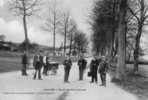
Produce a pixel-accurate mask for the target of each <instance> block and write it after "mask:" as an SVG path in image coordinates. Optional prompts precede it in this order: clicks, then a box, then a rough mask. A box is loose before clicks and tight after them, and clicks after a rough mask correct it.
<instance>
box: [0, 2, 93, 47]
mask: <svg viewBox="0 0 148 100" xmlns="http://www.w3.org/2000/svg"><path fill="white" fill-rule="evenodd" d="M92 1H93V0H60V2H61V6H62V7H65V8H67V9H69V10H70V13H71V16H72V18H74V19H75V21H76V23H77V25H78V28H79V29H80V30H82V31H84V32H85V33H86V34H87V35H89V34H90V33H89V25H88V22H87V20H88V17H87V16H88V13H89V12H90V11H91V8H92ZM42 9H44V8H42ZM0 12H1V13H0V34H4V35H5V36H6V40H8V41H13V42H22V41H23V40H24V33H23V32H24V31H23V26H22V21H21V20H20V18H19V17H16V16H14V15H13V14H11V13H10V11H9V10H8V4H7V0H0ZM42 20H43V19H41V18H39V17H33V18H32V17H31V18H29V19H28V22H29V23H28V35H29V39H30V40H31V41H32V42H37V43H39V44H43V45H48V46H49V45H50V46H52V44H53V42H52V34H51V33H47V32H44V31H43V30H41V28H40V27H39V26H40V25H41V24H42ZM38 22H40V23H38ZM37 24H39V25H37ZM62 41H63V37H62V36H60V35H57V39H56V45H57V46H60V45H61V42H62Z"/></svg>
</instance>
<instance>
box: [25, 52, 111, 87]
mask: <svg viewBox="0 0 148 100" xmlns="http://www.w3.org/2000/svg"><path fill="white" fill-rule="evenodd" d="M27 63H28V61H27V55H26V53H24V55H23V56H22V64H23V67H22V75H27V72H26V68H27ZM63 65H64V82H65V83H69V80H68V79H69V74H70V70H71V67H72V60H71V59H70V57H69V56H67V57H66V59H65V60H64V62H63ZM77 65H78V67H79V80H83V75H84V72H85V69H86V66H87V60H86V59H85V58H84V57H83V56H80V58H79V59H78V62H77ZM33 66H34V69H35V73H34V76H33V79H36V78H37V76H38V79H39V80H41V79H42V78H41V69H42V67H43V74H44V75H47V73H48V70H49V68H50V67H49V66H50V63H49V57H47V56H46V57H43V56H42V55H41V53H38V54H36V55H35V56H34V58H33ZM89 68H90V69H89V72H88V77H91V83H93V82H96V83H97V82H98V73H99V74H100V79H101V81H102V84H101V85H102V86H106V73H107V71H108V63H107V59H106V57H105V56H102V57H100V58H98V57H97V56H93V59H92V60H91V63H90V67H89Z"/></svg>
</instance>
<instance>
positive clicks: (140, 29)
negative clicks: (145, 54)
mask: <svg viewBox="0 0 148 100" xmlns="http://www.w3.org/2000/svg"><path fill="white" fill-rule="evenodd" d="M141 34H142V25H141V24H140V25H139V27H138V34H137V36H136V43H135V50H134V73H137V72H138V59H139V48H140V37H141Z"/></svg>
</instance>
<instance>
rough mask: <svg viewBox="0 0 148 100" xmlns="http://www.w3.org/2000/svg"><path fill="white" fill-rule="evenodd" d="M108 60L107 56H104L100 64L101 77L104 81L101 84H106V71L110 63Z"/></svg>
mask: <svg viewBox="0 0 148 100" xmlns="http://www.w3.org/2000/svg"><path fill="white" fill-rule="evenodd" d="M106 60H107V59H106V58H105V56H102V61H101V63H100V66H99V73H100V78H101V81H102V84H101V86H106V73H107V70H108V63H107V61H106Z"/></svg>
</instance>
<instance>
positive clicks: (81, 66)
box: [78, 55, 87, 80]
mask: <svg viewBox="0 0 148 100" xmlns="http://www.w3.org/2000/svg"><path fill="white" fill-rule="evenodd" d="M86 64H87V61H86V60H85V59H84V58H83V56H82V55H81V56H80V59H79V60H78V66H79V80H83V74H84V70H85V68H86Z"/></svg>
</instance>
